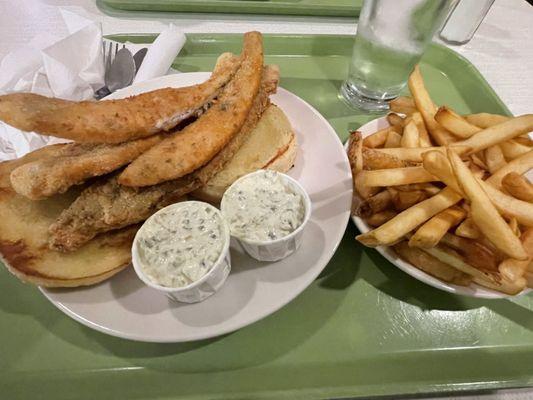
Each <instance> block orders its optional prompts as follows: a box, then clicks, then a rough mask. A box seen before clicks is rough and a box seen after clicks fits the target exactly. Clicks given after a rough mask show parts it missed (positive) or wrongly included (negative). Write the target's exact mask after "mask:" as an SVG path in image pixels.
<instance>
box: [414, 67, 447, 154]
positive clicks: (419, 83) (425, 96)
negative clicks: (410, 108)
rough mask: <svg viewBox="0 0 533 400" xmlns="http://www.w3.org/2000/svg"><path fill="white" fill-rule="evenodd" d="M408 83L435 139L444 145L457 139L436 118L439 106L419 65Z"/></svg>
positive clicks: (417, 106)
mask: <svg viewBox="0 0 533 400" xmlns="http://www.w3.org/2000/svg"><path fill="white" fill-rule="evenodd" d="M408 85H409V90H411V94H412V95H413V100H414V101H415V104H416V108H417V109H418V111H420V114H422V118H423V119H424V122H425V124H426V128H427V129H428V131H429V133H430V134H431V136H432V137H433V139H435V141H436V142H437V143H438V144H440V145H442V146H444V145H447V144H449V143H452V142H453V141H455V139H454V138H453V136H452V134H451V133H450V132H448V131H447V130H446V129H444V128H443V127H442V126H441V125H440V124H439V123H438V122H437V121H436V120H435V114H436V113H437V107H436V106H435V104H434V103H433V100H431V97H430V96H429V93H428V91H427V89H426V86H425V85H424V79H423V78H422V74H421V73H420V68H419V67H418V65H417V66H415V68H414V70H413V72H412V73H411V76H409V80H408Z"/></svg>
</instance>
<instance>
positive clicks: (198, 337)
mask: <svg viewBox="0 0 533 400" xmlns="http://www.w3.org/2000/svg"><path fill="white" fill-rule="evenodd" d="M210 73H211V72H210V71H208V72H204V71H196V72H185V73H178V74H170V75H164V76H161V77H157V78H153V79H149V80H146V81H143V82H139V83H138V84H136V85H131V86H128V87H126V88H124V89H120V90H117V91H116V92H114V93H113V94H112V95H110V96H107V97H106V99H109V100H112V99H118V98H122V97H125V96H120V95H121V94H122V93H124V92H126V93H128V92H129V90H130V89H131V88H132V87H142V86H149V85H151V84H154V83H157V82H158V81H161V80H162V81H166V80H168V81H169V84H171V83H172V80H173V79H172V78H170V77H175V76H180V75H187V76H193V77H198V78H206V77H208V76H209V74H210ZM178 79H179V78H178ZM175 87H179V86H175ZM151 90H154V89H151ZM280 92H283V93H284V94H285V95H288V96H289V97H292V98H293V99H295V100H296V101H299V102H301V103H302V104H303V105H305V106H306V107H307V108H308V109H309V110H310V111H311V112H312V113H313V114H314V115H315V116H316V117H317V118H318V119H319V120H320V121H321V122H322V123H324V124H325V126H327V127H328V130H329V131H330V133H331V134H332V136H334V138H335V141H336V142H337V145H338V146H339V150H341V149H342V151H341V152H340V154H342V156H343V161H344V162H345V163H346V165H347V166H348V172H349V174H350V179H351V178H352V177H351V169H350V168H349V165H350V163H349V160H348V156H347V154H346V152H345V151H344V145H343V143H342V141H341V139H340V137H339V136H338V134H337V132H336V131H335V129H334V128H333V126H332V125H331V124H330V123H329V121H328V120H327V119H326V118H325V117H324V116H323V115H322V114H321V113H320V112H319V111H318V110H316V109H315V108H314V107H313V106H312V105H310V104H309V103H308V102H307V101H305V100H304V99H302V98H301V97H299V96H298V95H296V94H294V93H292V92H290V91H289V90H287V89H284V88H283V87H281V86H279V87H278V89H277V93H280ZM131 95H132V94H129V95H127V96H131ZM349 191H350V196H349V199H350V204H348V207H347V208H346V210H344V211H343V213H342V214H344V216H343V220H344V223H343V224H341V225H339V226H340V227H341V228H342V229H339V230H338V234H337V237H333V239H334V240H333V241H332V242H333V243H334V245H333V246H332V248H331V250H330V254H329V255H327V256H326V259H327V260H325V261H324V265H323V266H322V267H321V268H317V269H316V271H314V272H313V273H312V274H311V275H310V276H309V278H308V279H307V280H306V281H304V282H302V283H301V285H299V286H298V287H296V288H295V289H294V290H293V293H291V295H289V296H288V298H287V299H286V301H284V302H281V303H280V304H278V305H277V306H275V307H273V308H270V309H268V310H267V311H265V312H261V313H257V314H256V315H254V317H253V318H249V319H248V320H246V321H245V322H242V321H241V322H238V323H234V324H233V325H231V326H228V327H226V328H225V329H221V330H219V331H217V332H216V333H214V334H213V333H207V332H206V333H204V334H193V335H189V336H186V337H184V338H182V339H178V340H177V339H171V338H165V337H158V336H157V335H156V336H155V337H151V338H147V337H146V336H143V335H139V334H136V333H133V334H131V333H128V332H122V331H117V330H115V329H112V328H109V327H106V326H103V325H100V324H98V323H96V322H93V321H91V320H89V319H87V318H84V317H83V316H82V315H79V314H77V313H76V312H74V311H72V310H71V309H69V308H68V307H67V306H66V305H65V304H64V303H63V302H62V301H58V300H55V299H53V298H51V296H50V295H49V293H48V289H49V288H46V287H41V286H39V290H40V292H41V293H42V294H43V296H44V297H45V298H46V299H47V300H48V301H49V302H51V303H52V304H53V305H54V306H55V307H56V308H57V309H59V310H60V311H62V312H63V313H65V314H66V315H67V316H69V317H70V318H72V319H74V320H75V321H77V322H79V323H81V324H82V325H84V326H86V327H88V328H91V329H94V330H96V331H99V332H101V333H104V334H107V335H110V336H114V337H119V338H122V339H127V340H133V341H139V342H146V343H185V342H192V341H199V340H205V339H210V338H215V337H220V336H223V335H227V334H230V333H232V332H235V331H238V330H239V329H242V328H244V327H246V326H249V325H252V324H254V323H256V322H258V321H260V320H262V319H264V318H266V317H268V316H270V315H272V314H274V313H275V312H277V311H279V310H280V309H281V308H283V307H285V306H286V305H287V304H289V303H290V302H292V301H293V300H294V299H295V298H296V297H298V296H299V295H300V294H302V292H303V291H304V290H305V289H307V288H308V287H309V286H310V285H311V284H312V283H313V282H314V281H315V280H316V278H317V277H318V276H319V275H320V274H321V273H322V271H323V270H324V269H325V268H326V267H327V265H328V264H329V262H330V261H331V259H332V258H333V256H334V255H335V253H336V252H337V249H338V247H339V245H340V243H341V241H342V238H343V237H344V234H345V233H346V228H347V226H348V223H349V221H350V215H351V211H350V210H351V208H350V206H351V199H352V194H353V189H352V188H350V189H349ZM330 237H331V236H330ZM120 272H123V271H120ZM111 279H112V278H111Z"/></svg>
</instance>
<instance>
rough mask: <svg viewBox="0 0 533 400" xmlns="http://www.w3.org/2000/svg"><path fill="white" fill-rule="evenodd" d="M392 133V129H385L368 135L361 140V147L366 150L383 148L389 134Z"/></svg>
mask: <svg viewBox="0 0 533 400" xmlns="http://www.w3.org/2000/svg"><path fill="white" fill-rule="evenodd" d="M391 131H394V128H391V127H387V128H383V129H380V130H379V131H377V132H375V133H373V134H371V135H368V136H367V137H365V138H364V139H363V145H364V146H365V147H368V148H371V149H373V148H377V147H383V145H384V144H385V142H386V141H387V137H388V136H389V132H391Z"/></svg>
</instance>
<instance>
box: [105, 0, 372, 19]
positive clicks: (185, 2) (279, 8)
mask: <svg viewBox="0 0 533 400" xmlns="http://www.w3.org/2000/svg"><path fill="white" fill-rule="evenodd" d="M98 3H99V4H100V5H104V6H107V7H111V8H113V9H117V10H126V11H167V12H168V11H171V12H195V13H198V12H207V13H232V14H233V13H237V14H283V15H317V16H330V17H331V16H334V17H356V16H358V15H359V12H360V11H361V6H362V4H363V0H98Z"/></svg>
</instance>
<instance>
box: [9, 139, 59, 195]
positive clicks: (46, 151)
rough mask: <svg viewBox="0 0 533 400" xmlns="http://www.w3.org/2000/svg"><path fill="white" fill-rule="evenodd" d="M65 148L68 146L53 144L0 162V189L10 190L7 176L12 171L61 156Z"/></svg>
mask: <svg viewBox="0 0 533 400" xmlns="http://www.w3.org/2000/svg"><path fill="white" fill-rule="evenodd" d="M66 148H68V144H53V145H50V146H44V147H41V148H40V149H37V150H34V151H32V152H31V153H28V154H26V155H24V156H22V157H20V158H17V159H15V160H7V161H2V162H0V188H2V189H8V188H11V181H10V179H9V176H10V175H11V172H12V171H13V170H15V169H17V168H18V167H20V166H22V165H24V164H27V163H30V162H32V161H38V160H46V159H49V158H53V157H57V156H59V155H61V154H63V153H64V152H65V150H66Z"/></svg>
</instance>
